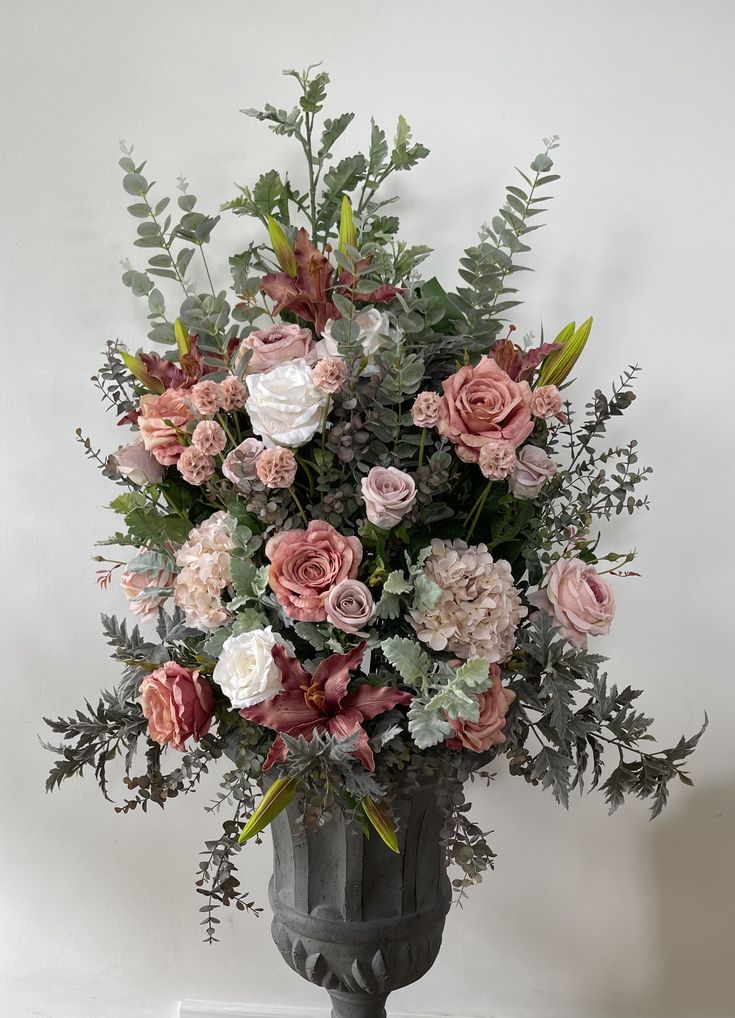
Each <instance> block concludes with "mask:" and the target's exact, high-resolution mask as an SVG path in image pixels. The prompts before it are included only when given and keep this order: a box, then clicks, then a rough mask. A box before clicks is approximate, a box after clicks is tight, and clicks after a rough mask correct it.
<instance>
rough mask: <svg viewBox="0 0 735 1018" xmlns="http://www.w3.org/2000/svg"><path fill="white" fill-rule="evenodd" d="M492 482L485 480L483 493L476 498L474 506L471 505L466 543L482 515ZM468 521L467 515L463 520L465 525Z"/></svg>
mask: <svg viewBox="0 0 735 1018" xmlns="http://www.w3.org/2000/svg"><path fill="white" fill-rule="evenodd" d="M492 484H493V482H492V481H488V482H487V485H486V486H485V490H484V491H483V493H482V494H481V495H480V497H479V498H478V500H477V502H476V503H475V505H476V508H474V507H473V509H472V510H470V516H471V517H472V523H471V525H470V529H469V530H468V531H467V543H468V544H469V542H470V538H471V537H472V534H473V533H474V530H475V527H476V526H477V523H478V521H479V519H480V516H481V515H482V510H483V509H484V508H485V503H486V502H487V497H488V495H489V494H490V488H491V487H492ZM468 521H469V517H468V519H467V520H465V526H466V525H467V522H468Z"/></svg>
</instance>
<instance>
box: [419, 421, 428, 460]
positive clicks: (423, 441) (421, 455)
mask: <svg viewBox="0 0 735 1018" xmlns="http://www.w3.org/2000/svg"><path fill="white" fill-rule="evenodd" d="M426 431H427V429H426V428H422V429H421V444H420V445H419V463H418V465H419V466H422V465H423V462H424V447H425V445H426Z"/></svg>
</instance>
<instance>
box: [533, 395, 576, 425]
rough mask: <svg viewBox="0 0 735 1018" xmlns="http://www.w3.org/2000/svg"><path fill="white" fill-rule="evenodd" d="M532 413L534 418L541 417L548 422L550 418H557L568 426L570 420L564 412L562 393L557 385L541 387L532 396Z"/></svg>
mask: <svg viewBox="0 0 735 1018" xmlns="http://www.w3.org/2000/svg"><path fill="white" fill-rule="evenodd" d="M531 413H532V414H533V416H534V417H541V418H542V419H543V420H548V418H549V417H557V418H558V419H559V420H560V421H561V422H562V424H566V422H567V420H568V418H567V415H566V414H565V413H564V412H563V411H562V400H561V393H560V392H559V390H558V389H557V387H556V386H555V385H540V386H539V387H538V388H537V389H534V390H533V393H532V394H531Z"/></svg>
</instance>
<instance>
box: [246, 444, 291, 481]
mask: <svg viewBox="0 0 735 1018" xmlns="http://www.w3.org/2000/svg"><path fill="white" fill-rule="evenodd" d="M298 466H299V465H298V463H297V462H296V457H295V456H294V454H293V453H292V452H291V450H290V449H282V448H280V447H279V448H277V449H265V450H264V451H263V452H262V453H261V454H260V456H258V458H257V460H256V462H255V472H256V473H257V475H258V477H259V478H260V480H261V481H262V482H263V484H264V485H265V486H266V488H290V487H291V485H292V484H293V482H294V480H295V478H296V471H297V470H298Z"/></svg>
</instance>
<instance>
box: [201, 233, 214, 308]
mask: <svg viewBox="0 0 735 1018" xmlns="http://www.w3.org/2000/svg"><path fill="white" fill-rule="evenodd" d="M199 250H200V252H201V255H202V261H203V262H204V271H205V272H206V273H207V279H208V281H209V289H210V290H211V291H212V296H213V297H216V296H217V294H216V293H215V292H214V283H213V282H212V276H211V274H210V272H209V265H208V264H207V256H206V255H205V253H204V247H203V245H201V244H200V245H199Z"/></svg>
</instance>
